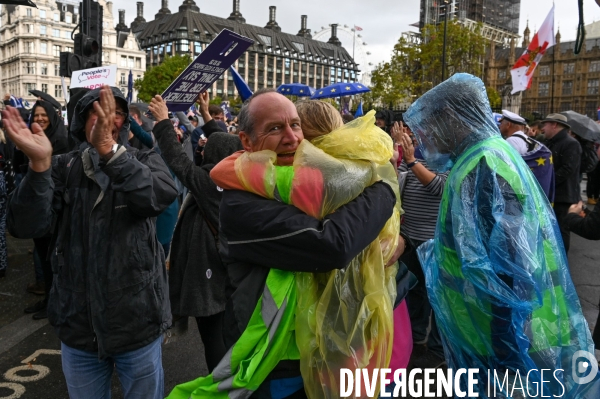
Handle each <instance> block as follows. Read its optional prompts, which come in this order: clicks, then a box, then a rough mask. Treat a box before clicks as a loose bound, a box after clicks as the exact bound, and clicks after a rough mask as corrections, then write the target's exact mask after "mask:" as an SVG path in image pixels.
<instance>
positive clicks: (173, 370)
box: [0, 235, 600, 399]
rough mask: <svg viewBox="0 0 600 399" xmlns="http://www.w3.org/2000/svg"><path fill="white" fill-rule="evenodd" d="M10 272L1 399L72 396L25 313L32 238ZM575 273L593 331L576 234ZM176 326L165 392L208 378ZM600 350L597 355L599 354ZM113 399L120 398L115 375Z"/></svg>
mask: <svg viewBox="0 0 600 399" xmlns="http://www.w3.org/2000/svg"><path fill="white" fill-rule="evenodd" d="M8 242H9V251H10V256H9V270H8V273H7V277H6V278H5V279H3V280H0V375H1V377H0V379H1V380H0V399H16V398H22V399H39V398H52V399H62V398H68V394H67V387H66V382H65V379H64V376H63V373H62V369H61V358H60V342H59V340H58V339H57V338H56V335H55V334H54V331H53V329H52V327H51V326H50V325H49V324H48V322H47V320H41V321H34V320H32V319H31V315H25V314H23V309H24V308H25V307H27V306H29V305H32V304H33V303H35V302H36V301H38V300H40V299H41V297H39V296H35V295H33V294H29V293H27V292H25V287H26V286H27V283H30V282H33V281H34V272H33V256H32V255H31V254H29V253H28V250H29V249H30V248H33V243H32V242H31V241H29V240H16V239H14V238H11V237H9V238H8ZM569 263H570V265H571V274H572V278H573V281H574V283H575V286H576V288H577V292H578V294H579V298H580V300H581V305H582V307H583V311H584V314H585V317H586V319H587V320H588V323H589V325H590V328H593V327H594V323H595V322H596V317H597V315H598V298H600V271H599V270H598V266H599V264H600V245H598V243H597V242H594V241H588V240H585V239H583V238H581V237H578V236H575V235H573V236H572V238H571V251H570V254H569ZM182 330H183V328H180V327H175V328H173V329H172V330H170V331H171V335H172V336H171V337H169V338H167V343H166V344H165V345H163V365H164V370H165V393H168V392H170V390H171V389H172V388H173V386H175V385H176V384H179V383H182V382H186V381H189V380H192V379H194V378H196V377H198V376H201V375H205V374H206V372H207V370H206V366H205V365H204V361H203V357H204V349H203V347H202V342H201V340H200V336H199V334H198V330H197V328H196V322H195V321H194V320H191V319H190V320H189V326H188V328H187V332H183V333H182ZM599 352H600V351H596V353H597V354H598V353H599ZM112 392H113V398H122V397H123V396H122V392H121V390H120V387H119V383H118V380H117V378H116V373H115V375H114V376H113V388H112Z"/></svg>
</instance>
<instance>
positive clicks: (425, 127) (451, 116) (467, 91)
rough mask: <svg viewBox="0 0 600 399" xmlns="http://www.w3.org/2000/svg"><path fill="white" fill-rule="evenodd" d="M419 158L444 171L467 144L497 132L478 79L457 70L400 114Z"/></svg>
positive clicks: (468, 145) (487, 101)
mask: <svg viewBox="0 0 600 399" xmlns="http://www.w3.org/2000/svg"><path fill="white" fill-rule="evenodd" d="M404 121H405V122H406V124H407V125H408V126H409V127H410V128H411V130H412V131H413V132H414V133H415V135H416V137H417V141H418V142H419V145H420V147H421V151H422V154H423V157H424V158H425V160H426V161H427V164H428V165H429V167H430V168H432V169H433V170H436V171H438V172H445V171H447V170H449V169H451V168H452V166H453V164H454V161H455V160H456V159H457V158H458V156H460V155H461V154H462V153H463V152H465V150H466V149H467V148H469V147H470V146H471V145H473V144H475V143H477V142H479V141H482V140H485V139H487V138H490V137H492V136H496V135H498V136H499V135H500V131H499V130H498V127H497V126H496V123H495V121H494V117H493V114H492V109H491V107H490V102H489V100H488V97H487V93H486V91H485V86H484V84H483V82H482V81H481V79H479V78H477V77H475V76H473V75H469V74H467V73H458V74H455V75H454V76H452V77H451V78H450V79H448V80H446V81H445V82H443V83H440V84H439V85H437V86H436V87H435V88H433V89H431V90H429V91H428V92H427V93H425V94H424V95H423V96H421V98H419V99H418V100H417V101H415V103H413V105H411V107H410V108H409V109H408V110H407V111H406V112H405V113H404Z"/></svg>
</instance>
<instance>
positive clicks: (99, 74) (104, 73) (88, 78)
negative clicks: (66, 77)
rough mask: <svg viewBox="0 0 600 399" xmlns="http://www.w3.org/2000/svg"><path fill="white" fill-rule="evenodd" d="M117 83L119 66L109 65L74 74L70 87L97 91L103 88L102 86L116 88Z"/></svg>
mask: <svg viewBox="0 0 600 399" xmlns="http://www.w3.org/2000/svg"><path fill="white" fill-rule="evenodd" d="M116 81H117V66H116V65H107V66H100V67H96V68H90V69H82V70H81V71H75V72H73V74H72V75H71V86H70V87H71V88H74V87H87V88H88V89H96V88H98V87H102V85H109V86H115V83H116Z"/></svg>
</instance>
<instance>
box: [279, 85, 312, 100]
mask: <svg viewBox="0 0 600 399" xmlns="http://www.w3.org/2000/svg"><path fill="white" fill-rule="evenodd" d="M277 91H278V92H279V93H281V94H285V95H286V96H298V97H311V96H312V95H313V94H315V88H314V87H310V86H308V85H305V84H302V83H287V84H283V85H281V86H279V87H278V88H277Z"/></svg>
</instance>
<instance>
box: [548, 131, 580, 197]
mask: <svg viewBox="0 0 600 399" xmlns="http://www.w3.org/2000/svg"><path fill="white" fill-rule="evenodd" d="M561 158H562V159H563V163H562V166H561V167H560V169H556V170H555V173H554V174H555V176H556V185H557V186H558V185H559V184H561V183H563V182H564V181H565V180H567V179H568V178H570V177H571V176H573V172H574V171H575V170H578V169H579V166H580V164H581V146H580V145H579V143H578V142H577V141H575V140H569V141H567V140H565V145H564V147H563V150H562V154H561Z"/></svg>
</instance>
